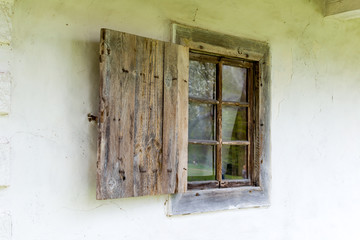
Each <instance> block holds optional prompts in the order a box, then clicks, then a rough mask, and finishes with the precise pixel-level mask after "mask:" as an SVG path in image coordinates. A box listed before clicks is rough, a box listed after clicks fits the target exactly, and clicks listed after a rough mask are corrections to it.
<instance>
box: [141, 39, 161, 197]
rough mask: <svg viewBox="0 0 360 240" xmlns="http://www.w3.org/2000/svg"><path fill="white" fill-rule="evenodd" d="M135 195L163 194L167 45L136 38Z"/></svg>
mask: <svg viewBox="0 0 360 240" xmlns="http://www.w3.org/2000/svg"><path fill="white" fill-rule="evenodd" d="M136 49H137V51H136V73H137V74H136V89H135V96H136V97H135V118H134V119H135V139H134V146H135V149H134V196H144V195H155V194H161V193H162V191H161V189H159V184H160V181H162V175H161V173H160V171H158V169H159V166H160V164H161V162H162V161H163V159H162V121H163V119H162V118H163V60H164V59H163V55H164V52H163V50H164V43H163V42H161V41H156V40H152V39H148V38H142V37H136Z"/></svg>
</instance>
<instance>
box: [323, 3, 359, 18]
mask: <svg viewBox="0 0 360 240" xmlns="http://www.w3.org/2000/svg"><path fill="white" fill-rule="evenodd" d="M324 12H325V16H336V17H339V18H343V19H353V18H359V16H360V2H359V1H354V0H341V1H330V0H327V1H325V11H324Z"/></svg>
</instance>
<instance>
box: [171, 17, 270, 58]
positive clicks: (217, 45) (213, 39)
mask: <svg viewBox="0 0 360 240" xmlns="http://www.w3.org/2000/svg"><path fill="white" fill-rule="evenodd" d="M172 28H173V29H172V31H173V34H172V39H171V41H172V42H173V43H177V44H181V45H183V46H187V47H189V48H190V49H192V50H196V51H201V52H208V53H211V54H218V55H221V56H227V57H236V58H242V59H247V60H252V61H260V60H261V59H263V58H264V54H266V53H267V52H268V49H269V47H268V44H267V43H265V42H261V41H256V40H250V39H245V38H239V37H236V36H230V35H226V34H221V33H216V32H212V31H208V30H205V29H200V28H194V27H189V26H185V25H181V24H177V23H173V24H172Z"/></svg>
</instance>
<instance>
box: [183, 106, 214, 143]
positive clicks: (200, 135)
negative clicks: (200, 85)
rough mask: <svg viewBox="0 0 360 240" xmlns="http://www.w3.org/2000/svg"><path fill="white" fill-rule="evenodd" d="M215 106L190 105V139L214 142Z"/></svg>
mask: <svg viewBox="0 0 360 240" xmlns="http://www.w3.org/2000/svg"><path fill="white" fill-rule="evenodd" d="M214 135H215V105H212V104H198V103H189V139H201V140H214Z"/></svg>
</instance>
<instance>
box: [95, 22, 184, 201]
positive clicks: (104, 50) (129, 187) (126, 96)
mask: <svg viewBox="0 0 360 240" xmlns="http://www.w3.org/2000/svg"><path fill="white" fill-rule="evenodd" d="M169 55H171V57H169ZM188 63H189V56H188V49H187V48H186V47H183V46H178V45H175V44H169V43H164V42H162V41H157V40H153V39H148V38H144V37H139V36H135V35H131V34H127V33H121V32H117V31H112V30H107V29H102V31H101V43H100V71H101V83H100V85H101V87H100V99H101V102H100V123H99V140H98V163H97V199H112V198H122V197H133V196H144V195H157V194H166V193H175V192H184V191H185V190H186V188H184V187H183V186H186V184H187V183H186V177H185V178H184V177H183V176H184V171H185V170H184V169H186V168H187V155H186V154H187V144H184V143H183V142H184V139H185V138H186V140H187V104H188V102H187V100H186V101H184V102H179V100H183V99H182V98H185V99H187V97H188V95H187V91H188V88H187V77H184V76H187V75H188ZM165 65H166V68H168V67H167V65H168V66H171V67H172V68H173V71H172V72H171V74H169V73H166V74H165V73H164V71H165V68H164V66H165ZM165 75H166V76H168V77H170V79H171V83H172V84H173V86H174V87H173V88H170V89H169V88H168V87H165V86H166V84H167V83H166V81H167V80H166V78H165ZM173 79H179V81H178V82H176V81H175V82H174V80H173ZM180 80H181V81H180ZM184 80H185V81H184ZM182 82H185V84H184V83H182ZM169 95H170V96H172V98H171V100H174V102H173V103H172V104H173V105H169V103H168V101H167V100H166V96H169ZM183 105H184V106H186V111H185V110H184V108H185V107H184V106H183ZM174 106H175V108H174ZM169 111H171V114H170V115H168V114H166V113H168V112H169ZM184 116H185V117H184ZM164 118H169V119H167V120H165V119H164ZM174 120H176V121H175V122H176V124H174V125H171V126H168V125H169V124H168V123H169V121H171V122H174ZM182 121H185V123H184V122H182ZM166 124H167V125H166ZM184 132H186V134H183V133H184ZM184 135H185V136H184ZM167 136H171V137H172V138H171V144H169V142H168V137H167ZM186 143H187V142H186ZM169 145H170V148H167V150H166V151H164V146H166V147H168V146H169ZM184 152H186V154H184ZM180 167H181V168H182V169H180ZM185 176H186V173H185ZM184 181H185V182H184Z"/></svg>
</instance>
